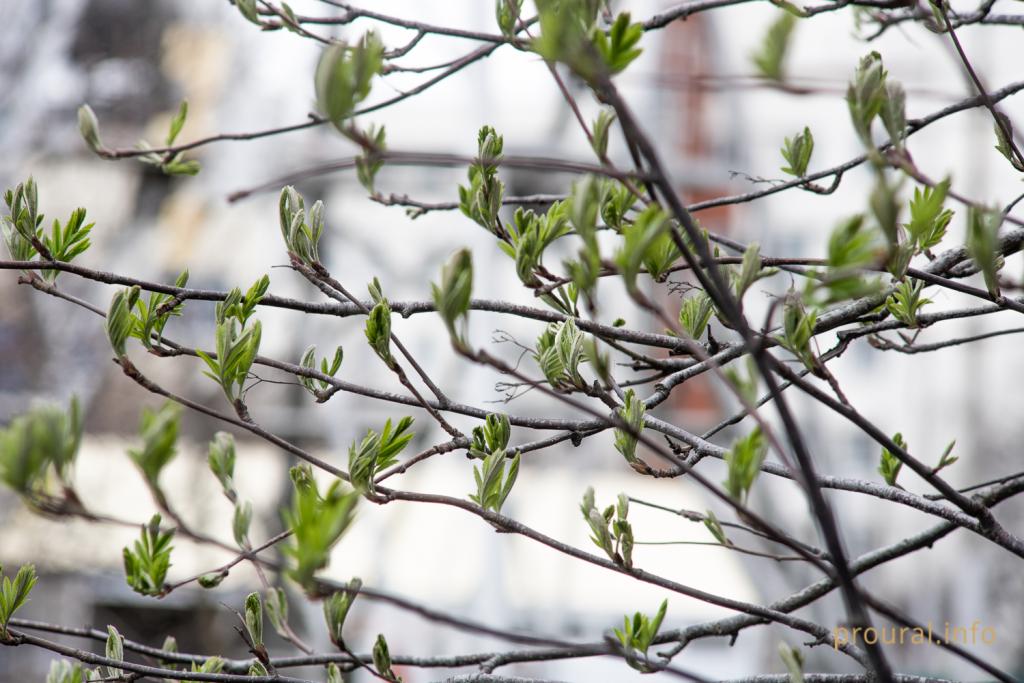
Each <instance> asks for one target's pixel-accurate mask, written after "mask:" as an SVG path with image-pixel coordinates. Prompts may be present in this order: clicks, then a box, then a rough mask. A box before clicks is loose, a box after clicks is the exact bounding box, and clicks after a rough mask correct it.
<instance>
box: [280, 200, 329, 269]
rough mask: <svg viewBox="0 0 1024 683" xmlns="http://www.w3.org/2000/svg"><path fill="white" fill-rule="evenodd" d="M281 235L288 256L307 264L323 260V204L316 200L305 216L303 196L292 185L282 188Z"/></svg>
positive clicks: (310, 264)
mask: <svg viewBox="0 0 1024 683" xmlns="http://www.w3.org/2000/svg"><path fill="white" fill-rule="evenodd" d="M277 208H278V218H279V221H280V225H281V236H282V237H283V238H284V245H285V248H286V249H287V250H288V255H289V257H291V258H293V259H297V260H298V261H300V262H301V263H304V264H305V265H307V266H315V265H318V264H319V263H320V251H319V248H320V237H321V236H322V235H323V233H324V203H323V202H322V201H320V200H317V201H316V203H315V204H313V208H311V209H310V210H309V216H308V217H307V216H306V206H305V202H304V201H303V199H302V195H301V194H299V193H298V192H296V191H295V188H294V187H292V186H291V185H288V186H286V187H285V188H283V189H282V190H281V197H280V199H279V200H278V204H277Z"/></svg>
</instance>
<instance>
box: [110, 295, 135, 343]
mask: <svg viewBox="0 0 1024 683" xmlns="http://www.w3.org/2000/svg"><path fill="white" fill-rule="evenodd" d="M138 298H139V286H138V285H134V286H133V287H131V288H130V289H120V290H118V291H116V292H114V296H113V298H112V299H111V300H110V308H109V309H108V311H107V339H109V340H110V347H111V348H112V349H114V353H115V354H116V355H117V357H118V358H123V357H124V355H125V342H127V341H128V337H130V336H132V332H133V331H134V329H135V325H136V320H135V318H134V317H133V316H132V313H131V311H132V308H134V307H135V301H136V300H137V299H138Z"/></svg>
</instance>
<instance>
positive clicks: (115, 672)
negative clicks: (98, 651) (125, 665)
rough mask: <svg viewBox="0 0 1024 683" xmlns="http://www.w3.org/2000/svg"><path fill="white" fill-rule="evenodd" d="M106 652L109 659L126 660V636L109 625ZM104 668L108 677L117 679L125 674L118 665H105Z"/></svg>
mask: <svg viewBox="0 0 1024 683" xmlns="http://www.w3.org/2000/svg"><path fill="white" fill-rule="evenodd" d="M104 654H105V655H106V656H107V659H113V660H114V661H116V662H123V661H124V636H122V635H121V634H120V633H118V631H117V629H116V628H114V627H113V626H109V625H108V626H107V643H106V647H105V649H104ZM103 669H104V670H105V671H106V674H107V678H112V679H114V680H117V679H120V678H122V677H123V676H124V672H123V671H122V670H121V669H119V668H117V667H116V666H104V667H103Z"/></svg>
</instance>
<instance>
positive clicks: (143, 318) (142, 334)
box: [131, 269, 189, 349]
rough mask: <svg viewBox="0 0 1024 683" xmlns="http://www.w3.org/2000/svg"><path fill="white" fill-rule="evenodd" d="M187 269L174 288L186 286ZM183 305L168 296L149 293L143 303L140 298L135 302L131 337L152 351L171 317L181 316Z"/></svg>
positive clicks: (175, 282) (159, 340) (182, 272)
mask: <svg viewBox="0 0 1024 683" xmlns="http://www.w3.org/2000/svg"><path fill="white" fill-rule="evenodd" d="M188 276H189V273H188V269H185V270H183V271H181V274H180V275H178V278H177V279H176V280H175V281H174V286H175V287H184V286H185V285H186V284H188ZM183 308H184V304H182V303H180V302H177V300H175V299H174V297H172V296H171V295H170V294H162V293H160V292H150V294H149V299H148V300H147V301H146V302H145V303H143V302H142V298H141V297H139V298H137V299H136V300H135V306H134V309H135V313H133V317H134V318H135V322H134V324H133V325H132V332H131V336H133V337H137V338H138V339H139V340H140V341H141V342H142V345H143V346H145V347H146V348H147V349H153V348H155V347H156V346H157V345H159V344H160V342H161V340H162V339H163V332H164V327H166V326H167V321H169V320H170V319H171V317H177V316H180V315H181V312H182V309H183Z"/></svg>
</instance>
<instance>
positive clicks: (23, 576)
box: [0, 564, 38, 640]
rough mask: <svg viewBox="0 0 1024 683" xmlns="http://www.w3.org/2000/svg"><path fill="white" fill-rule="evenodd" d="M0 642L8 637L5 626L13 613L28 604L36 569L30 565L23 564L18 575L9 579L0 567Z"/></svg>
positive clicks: (34, 583) (35, 577) (35, 578)
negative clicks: (0, 578)
mask: <svg viewBox="0 0 1024 683" xmlns="http://www.w3.org/2000/svg"><path fill="white" fill-rule="evenodd" d="M0 576H2V577H3V581H2V582H0V640H2V639H5V638H7V637H8V633H7V626H8V625H9V624H10V623H11V618H12V617H13V616H14V613H15V612H17V611H18V610H19V609H21V607H22V606H23V605H24V604H25V603H26V602H28V596H29V593H31V592H32V587H33V586H35V585H36V580H37V578H38V577H37V576H36V568H35V566H34V565H31V564H23V565H22V566H21V568H20V569H18V573H17V574H15V575H14V580H11V577H9V576H4V575H3V567H0Z"/></svg>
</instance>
